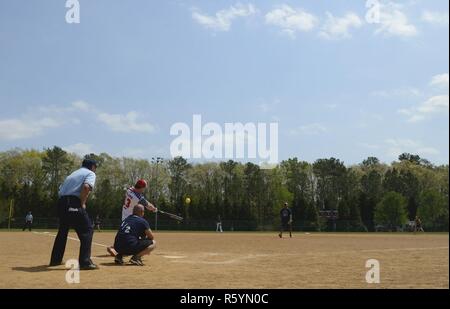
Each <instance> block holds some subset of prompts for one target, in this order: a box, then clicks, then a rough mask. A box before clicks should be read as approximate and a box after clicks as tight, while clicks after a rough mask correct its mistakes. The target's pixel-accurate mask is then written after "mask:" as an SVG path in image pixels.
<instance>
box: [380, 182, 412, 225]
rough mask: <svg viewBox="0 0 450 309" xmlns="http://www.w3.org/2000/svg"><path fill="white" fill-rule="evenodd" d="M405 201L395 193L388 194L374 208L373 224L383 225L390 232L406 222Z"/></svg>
mask: <svg viewBox="0 0 450 309" xmlns="http://www.w3.org/2000/svg"><path fill="white" fill-rule="evenodd" d="M406 204H407V202H406V199H405V197H404V196H403V195H401V194H400V193H397V192H393V191H391V192H388V193H386V194H385V195H384V196H383V199H382V200H381V201H380V202H379V203H378V204H377V206H376V208H375V217H374V219H375V223H377V224H381V225H385V226H387V227H388V228H389V229H390V230H392V229H394V228H395V227H397V226H402V225H403V224H405V223H406V222H407V221H408V213H407V210H406Z"/></svg>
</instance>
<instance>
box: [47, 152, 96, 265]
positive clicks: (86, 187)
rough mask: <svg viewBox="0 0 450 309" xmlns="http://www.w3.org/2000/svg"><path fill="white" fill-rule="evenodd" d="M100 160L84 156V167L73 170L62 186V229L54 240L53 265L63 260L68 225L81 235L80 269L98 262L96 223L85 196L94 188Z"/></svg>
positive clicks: (60, 200) (60, 217) (60, 225)
mask: <svg viewBox="0 0 450 309" xmlns="http://www.w3.org/2000/svg"><path fill="white" fill-rule="evenodd" d="M96 169H97V162H96V161H94V160H91V159H85V160H83V163H82V167H81V168H80V169H78V170H76V171H74V172H73V173H72V174H70V175H69V176H68V177H67V178H66V180H65V181H64V183H63V184H62V185H61V187H60V189H59V194H58V195H59V199H58V217H59V229H58V235H57V236H56V239H55V243H54V244H53V250H52V257H51V260H50V266H56V265H61V264H62V259H63V256H64V251H65V249H66V242H67V234H68V233H69V229H70V228H73V229H75V231H76V233H77V235H78V238H79V239H80V256H79V263H80V269H84V270H93V269H97V268H98V267H97V265H95V264H94V263H92V260H91V245H92V235H93V227H92V222H91V219H90V218H89V216H88V213H87V212H86V200H87V198H88V196H89V193H90V192H91V191H92V189H94V185H95V170H96Z"/></svg>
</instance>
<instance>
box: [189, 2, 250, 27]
mask: <svg viewBox="0 0 450 309" xmlns="http://www.w3.org/2000/svg"><path fill="white" fill-rule="evenodd" d="M255 13H256V8H255V7H254V6H253V5H252V4H247V5H243V4H240V3H238V4H236V5H232V6H230V8H228V9H224V10H220V11H218V12H217V13H216V14H215V15H214V16H210V15H207V14H202V13H201V12H200V11H199V10H198V9H193V11H192V18H193V19H194V20H195V21H196V22H197V23H199V24H200V25H202V26H203V27H205V28H208V29H212V30H215V31H229V30H230V29H231V23H232V21H233V19H236V18H238V17H248V16H251V15H254V14H255Z"/></svg>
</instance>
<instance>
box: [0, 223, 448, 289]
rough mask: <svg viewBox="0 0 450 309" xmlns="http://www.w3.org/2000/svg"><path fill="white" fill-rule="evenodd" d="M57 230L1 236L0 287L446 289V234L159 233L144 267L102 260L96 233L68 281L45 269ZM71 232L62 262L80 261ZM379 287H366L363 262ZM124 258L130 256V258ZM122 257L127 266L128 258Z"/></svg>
mask: <svg viewBox="0 0 450 309" xmlns="http://www.w3.org/2000/svg"><path fill="white" fill-rule="evenodd" d="M54 235H55V231H42V230H39V231H34V232H21V231H12V232H8V231H1V232H0V288H449V236H448V234H446V233H442V234H416V235H414V234H383V233H379V234H356V233H355V234H353V233H343V234H328V233H311V234H308V233H300V232H298V233H295V234H294V236H293V238H288V237H286V236H285V238H283V239H279V238H278V236H277V233H238V232H234V233H223V234H220V233H212V232H211V233H208V232H182V233H180V232H157V233H156V238H155V239H156V240H157V248H156V250H155V251H153V253H152V254H151V255H150V256H146V257H144V259H143V261H144V263H145V266H142V267H139V266H133V265H124V266H117V265H115V264H114V261H113V258H111V257H110V256H108V255H107V253H106V246H108V245H110V244H112V242H113V240H114V235H115V233H114V232H107V231H106V232H103V231H102V232H96V233H95V234H94V243H93V246H92V259H93V261H94V263H97V264H98V265H99V266H100V269H99V270H94V271H81V272H80V283H78V284H69V283H67V282H66V279H65V278H66V271H67V270H66V268H65V266H64V265H61V266H57V267H47V264H48V262H49V258H50V252H51V248H52V245H53V241H54ZM78 249H79V242H78V241H77V236H76V234H75V233H71V234H70V239H68V241H67V247H66V254H65V257H64V260H65V261H67V260H69V259H77V257H78ZM369 259H376V260H378V261H379V264H380V283H379V284H368V283H367V282H366V279H365V278H366V272H367V271H368V270H369V269H368V268H366V265H365V264H366V261H367V260H369ZM127 260H128V259H127ZM127 260H126V261H127Z"/></svg>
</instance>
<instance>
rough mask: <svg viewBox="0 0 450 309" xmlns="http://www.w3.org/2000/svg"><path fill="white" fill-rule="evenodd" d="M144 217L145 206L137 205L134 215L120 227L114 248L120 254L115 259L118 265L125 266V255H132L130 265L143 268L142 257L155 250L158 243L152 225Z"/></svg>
mask: <svg viewBox="0 0 450 309" xmlns="http://www.w3.org/2000/svg"><path fill="white" fill-rule="evenodd" d="M143 216H144V206H142V205H136V206H135V207H134V209H133V214H132V215H131V216H128V217H127V218H126V219H125V220H124V221H123V222H122V224H121V225H120V228H119V231H118V232H117V235H116V238H115V241H114V248H115V250H116V251H117V252H118V254H117V256H116V257H115V259H114V261H115V262H116V264H123V256H124V255H132V257H131V259H130V263H132V264H134V265H138V266H143V265H144V263H142V256H144V255H146V254H150V252H151V251H152V250H153V249H155V245H156V242H155V240H154V238H153V234H152V231H151V229H150V225H149V224H148V222H147V220H145V219H144V218H143Z"/></svg>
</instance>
